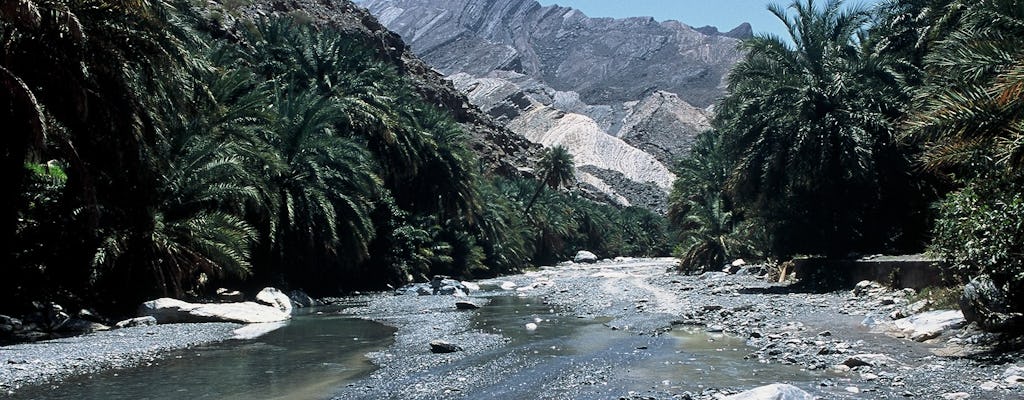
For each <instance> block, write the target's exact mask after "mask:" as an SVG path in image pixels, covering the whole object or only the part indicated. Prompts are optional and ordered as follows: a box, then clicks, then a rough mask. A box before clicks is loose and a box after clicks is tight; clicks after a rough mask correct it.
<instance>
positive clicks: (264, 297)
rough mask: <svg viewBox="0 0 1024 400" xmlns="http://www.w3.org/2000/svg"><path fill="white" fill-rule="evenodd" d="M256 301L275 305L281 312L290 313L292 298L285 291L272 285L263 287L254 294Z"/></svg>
mask: <svg viewBox="0 0 1024 400" xmlns="http://www.w3.org/2000/svg"><path fill="white" fill-rule="evenodd" d="M256 302H258V303H261V304H266V305H268V306H271V307H276V308H277V309H278V310H281V312H283V313H285V314H288V315H291V313H292V299H291V298H289V297H288V295H287V294H285V292H282V291H280V290H277V289H275V288H272V287H268V288H264V289H263V290H260V292H259V293H257V294H256Z"/></svg>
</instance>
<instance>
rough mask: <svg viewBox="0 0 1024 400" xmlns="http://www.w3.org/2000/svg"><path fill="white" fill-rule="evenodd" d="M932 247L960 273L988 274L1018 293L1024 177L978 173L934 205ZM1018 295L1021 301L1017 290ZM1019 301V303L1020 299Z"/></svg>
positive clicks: (1022, 275) (1022, 274)
mask: <svg viewBox="0 0 1024 400" xmlns="http://www.w3.org/2000/svg"><path fill="white" fill-rule="evenodd" d="M938 209H939V219H938V221H937V222H936V225H935V239H934V241H933V242H932V249H931V250H932V251H933V252H935V253H937V254H939V255H941V256H942V257H943V258H945V259H946V260H947V261H949V262H950V264H951V265H953V266H954V267H955V268H956V270H957V271H958V272H959V274H960V276H961V277H962V278H964V279H969V278H970V277H972V276H975V275H979V274H989V275H991V276H992V280H993V282H995V283H996V284H997V285H1000V286H1002V287H1003V288H1005V289H1008V292H1007V293H1011V294H1017V293H1021V289H1024V258H1022V257H1021V256H1022V255H1024V180H1022V178H1021V176H1020V175H1014V176H1009V177H1007V176H991V175H989V176H981V177H979V178H976V179H974V180H972V181H970V182H968V184H967V185H966V187H964V188H963V189H961V190H959V191H956V192H954V193H952V194H950V195H949V197H947V198H946V199H945V200H943V201H941V202H940V203H939V205H938ZM1014 296H1016V297H1017V298H1016V300H1017V301H1020V300H1021V299H1020V298H1019V296H1017V295H1014ZM1018 304H1020V303H1018Z"/></svg>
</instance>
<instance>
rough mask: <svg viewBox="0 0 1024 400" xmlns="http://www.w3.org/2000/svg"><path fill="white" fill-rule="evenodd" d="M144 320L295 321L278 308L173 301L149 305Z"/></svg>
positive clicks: (141, 310)
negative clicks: (150, 318)
mask: <svg viewBox="0 0 1024 400" xmlns="http://www.w3.org/2000/svg"><path fill="white" fill-rule="evenodd" d="M139 315H140V316H144V317H145V316H149V317H153V318H156V321H157V323H161V324H173V323H186V322H236V323H240V324H258V323H265V322H279V321H285V320H288V319H289V318H291V315H290V314H286V313H284V312H282V311H281V310H279V309H278V308H276V307H271V306H265V305H262V304H258V303H253V302H245V303H223V304H194V303H188V302H184V301H181V300H175V299H171V298H162V299H156V300H151V301H147V302H145V303H142V306H141V307H139Z"/></svg>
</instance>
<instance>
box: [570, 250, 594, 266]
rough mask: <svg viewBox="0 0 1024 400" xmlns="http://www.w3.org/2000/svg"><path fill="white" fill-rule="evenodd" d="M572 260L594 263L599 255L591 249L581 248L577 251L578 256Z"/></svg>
mask: <svg viewBox="0 0 1024 400" xmlns="http://www.w3.org/2000/svg"><path fill="white" fill-rule="evenodd" d="M572 261H573V262H576V263H585V264H593V263H596V262H597V256H596V255H594V253H591V252H589V251H586V250H580V251H579V252H578V253H576V257H573V259H572Z"/></svg>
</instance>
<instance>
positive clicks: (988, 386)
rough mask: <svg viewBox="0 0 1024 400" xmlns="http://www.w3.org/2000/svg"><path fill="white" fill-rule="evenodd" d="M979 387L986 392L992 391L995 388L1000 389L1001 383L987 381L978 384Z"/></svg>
mask: <svg viewBox="0 0 1024 400" xmlns="http://www.w3.org/2000/svg"><path fill="white" fill-rule="evenodd" d="M978 389H981V390H984V391H986V392H991V391H993V390H996V389H999V384H998V383H996V382H992V381H987V382H984V383H982V384H981V385H978Z"/></svg>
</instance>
